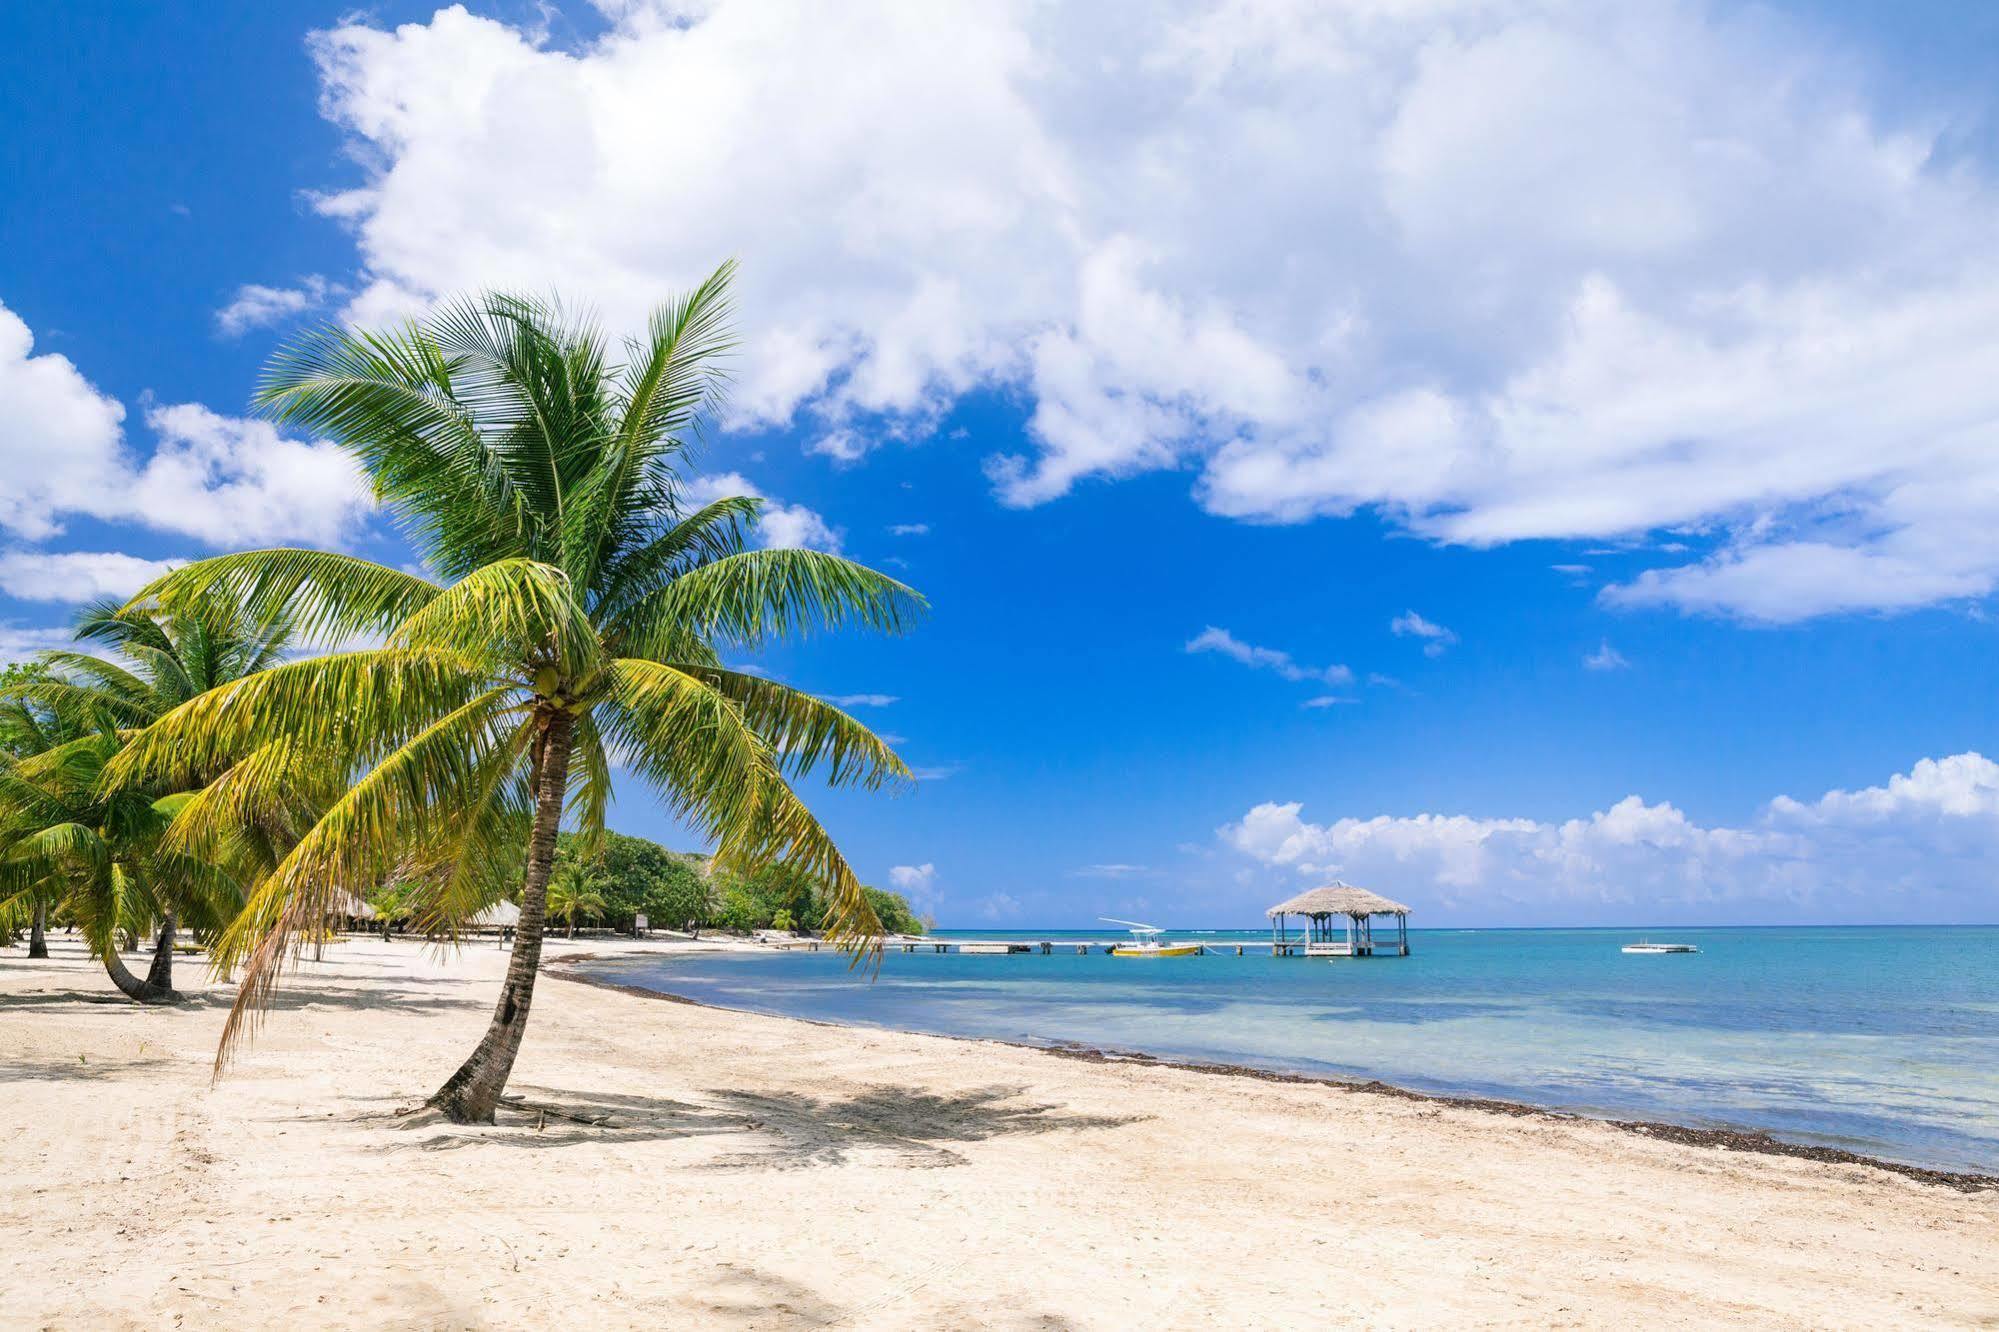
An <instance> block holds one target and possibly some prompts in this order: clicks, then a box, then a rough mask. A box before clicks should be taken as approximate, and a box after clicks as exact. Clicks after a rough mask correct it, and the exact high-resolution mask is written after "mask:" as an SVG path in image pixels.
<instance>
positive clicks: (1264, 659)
mask: <svg viewBox="0 0 1999 1332" xmlns="http://www.w3.org/2000/svg"><path fill="white" fill-rule="evenodd" d="M1183 651H1187V652H1219V653H1220V654H1221V655H1223V656H1224V657H1227V658H1229V660H1231V661H1239V662H1241V663H1242V664H1243V665H1245V666H1248V667H1250V668H1252V669H1254V670H1260V671H1274V672H1276V673H1277V674H1278V675H1280V676H1282V677H1283V678H1285V679H1286V680H1291V681H1304V680H1316V681H1319V682H1321V683H1324V684H1329V685H1343V684H1351V683H1352V682H1353V671H1352V670H1351V669H1350V668H1348V667H1345V666H1301V665H1299V664H1298V663H1297V662H1296V661H1293V660H1292V658H1291V654H1290V653H1288V652H1282V651H1279V650H1278V649H1277V648H1267V647H1257V646H1255V645H1254V644H1250V643H1245V642H1243V641H1242V640H1241V639H1239V638H1237V637H1236V636H1235V635H1234V634H1232V633H1230V632H1229V631H1228V630H1226V629H1218V628H1216V627H1215V626H1214V625H1212V624H1211V625H1209V626H1208V627H1207V628H1205V629H1203V630H1202V631H1201V632H1200V633H1198V634H1196V635H1194V637H1193V638H1191V639H1189V640H1188V641H1187V646H1186V647H1185V648H1184V649H1183Z"/></svg>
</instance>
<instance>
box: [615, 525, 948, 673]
mask: <svg viewBox="0 0 1999 1332" xmlns="http://www.w3.org/2000/svg"><path fill="white" fill-rule="evenodd" d="M926 608H927V603H926V602H925V601H924V600H923V597H922V595H921V594H920V593H918V592H917V591H916V590H915V589H914V588H911V587H908V586H906V585H904V584H902V583H899V582H897V581H896V580H895V579H893V578H890V577H888V576H887V575H886V574H881V573H877V572H875V571H874V570H873V569H870V568H868V567H867V566H866V565H863V564H856V563H855V562H854V561H852V560H848V559H842V558H841V557H840V556H838V555H828V554H826V553H825V552H823V551H816V550H752V551H744V552H742V553H741V554H737V555H730V556H727V557H726V558H724V559H720V560H716V561H715V562H714V563H713V564H706V565H702V566H701V567H699V568H697V569H693V570H690V571H689V572H687V573H684V574H682V575H681V576H679V577H678V578H675V579H674V580H673V581H672V582H671V583H670V584H669V585H668V586H667V587H666V588H664V589H663V590H662V591H660V592H657V593H655V594H654V595H652V596H650V597H647V598H646V599H644V600H643V601H641V602H639V603H638V604H637V605H635V606H633V607H632V608H631V609H630V610H629V611H628V612H626V613H625V614H624V615H622V616H620V617H619V619H618V621H617V622H616V623H615V624H614V625H613V626H612V627H611V629H612V634H613V635H614V636H615V638H616V639H617V641H619V642H620V643H622V644H626V645H628V646H626V647H625V649H624V650H625V652H626V654H627V655H629V656H638V657H655V649H656V648H658V647H660V646H663V645H664V643H665V641H666V640H667V639H668V638H669V637H670V635H671V634H672V633H674V632H675V631H677V630H682V629H685V628H692V629H694V630H695V631H696V632H697V633H700V634H702V635H704V636H708V637H713V638H719V639H722V640H724V641H727V642H731V643H735V644H737V645H739V646H742V647H757V646H760V645H762V644H764V643H766V642H768V641H770V640H771V639H774V638H780V637H796V636H800V635H804V634H806V633H809V632H810V631H811V630H813V629H822V628H823V629H840V628H847V627H860V628H866V629H874V630H878V631H880V632H882V633H891V634H893V633H901V632H902V631H903V630H905V629H907V628H908V627H909V626H910V625H911V624H913V623H914V622H915V620H916V619H917V617H918V616H920V615H921V614H922V613H923V611H924V610H925V609H926Z"/></svg>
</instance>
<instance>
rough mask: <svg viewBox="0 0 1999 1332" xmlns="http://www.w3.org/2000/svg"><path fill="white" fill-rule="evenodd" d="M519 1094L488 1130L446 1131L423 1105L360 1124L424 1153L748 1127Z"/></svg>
mask: <svg viewBox="0 0 1999 1332" xmlns="http://www.w3.org/2000/svg"><path fill="white" fill-rule="evenodd" d="M521 1090H522V1091H523V1092H526V1093H529V1094H528V1095H515V1096H506V1097H503V1098H501V1101H500V1108H499V1110H498V1111H497V1112H496V1113H495V1115H494V1116H493V1127H492V1128H485V1127H481V1126H477V1125H471V1126H468V1125H459V1124H452V1123H451V1122H450V1121H448V1120H446V1119H445V1118H444V1116H443V1115H441V1114H439V1113H438V1112H437V1111H436V1110H433V1109H431V1108H430V1107H429V1106H427V1105H423V1106H416V1107H414V1108H411V1107H408V1106H407V1105H405V1106H404V1107H403V1108H401V1109H397V1110H391V1111H381V1112H376V1113H374V1114H370V1115H365V1116H362V1117H363V1118H367V1119H381V1118H392V1119H394V1120H395V1121H396V1126H397V1128H398V1129H400V1130H401V1131H402V1132H405V1133H413V1134H427V1136H420V1137H418V1138H417V1139H416V1140H415V1141H413V1142H411V1143H409V1144H407V1145H408V1146H410V1147H415V1148H419V1149H421V1150H423V1151H430V1152H439V1151H454V1150H456V1149H458V1148H460V1147H477V1146H483V1145H485V1144H487V1143H499V1144H502V1145H505V1146H508V1147H525V1148H532V1149H545V1148H550V1147H570V1146H578V1145H582V1144H585V1143H598V1144H603V1143H624V1142H661V1141H667V1140H670V1139H675V1138H698V1137H705V1136H708V1135H711V1134H716V1133H743V1132H747V1131H748V1130H750V1129H751V1128H752V1127H753V1125H752V1123H751V1122H750V1120H749V1119H748V1118H747V1117H746V1116H744V1115H739V1114H730V1113H726V1112H723V1111H718V1110H715V1109H712V1108H709V1107H704V1106H699V1105H690V1104H688V1103H687V1102H685V1101H674V1100H669V1099H667V1098H665V1097H661V1096H629V1095H622V1094H619V1093H616V1092H565V1091H558V1090H556V1089H553V1088H548V1087H523V1088H522V1089H521ZM495 1129H498V1130H503V1131H501V1132H495V1131H494V1130H495Z"/></svg>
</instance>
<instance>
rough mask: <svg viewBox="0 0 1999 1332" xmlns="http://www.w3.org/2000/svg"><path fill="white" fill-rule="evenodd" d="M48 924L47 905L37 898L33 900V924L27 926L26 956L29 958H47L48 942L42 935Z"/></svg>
mask: <svg viewBox="0 0 1999 1332" xmlns="http://www.w3.org/2000/svg"><path fill="white" fill-rule="evenodd" d="M48 923H49V904H48V903H47V902H45V901H43V900H42V899H41V898H39V897H37V898H36V899H35V918H34V921H33V923H31V924H30V925H29V926H28V956H29V957H30V958H37V957H47V956H48V955H49V941H48V938H47V936H46V935H45V934H44V933H43V931H44V930H46V929H47V928H48Z"/></svg>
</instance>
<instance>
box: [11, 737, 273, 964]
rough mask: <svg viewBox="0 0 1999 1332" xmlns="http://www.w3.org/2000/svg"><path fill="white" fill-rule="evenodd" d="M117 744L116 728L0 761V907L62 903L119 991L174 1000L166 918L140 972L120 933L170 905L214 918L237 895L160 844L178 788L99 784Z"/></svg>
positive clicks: (215, 875)
mask: <svg viewBox="0 0 1999 1332" xmlns="http://www.w3.org/2000/svg"><path fill="white" fill-rule="evenodd" d="M119 748H120V740H119V737H118V735H117V733H116V732H114V731H103V732H98V733H95V734H91V735H86V736H83V737H82V738H80V739H76V740H71V741H67V742H65V743H63V744H59V745H57V746H55V747H54V748H52V749H49V750H47V751H45V752H43V753H41V754H37V755H34V756H32V757H30V758H25V759H19V760H15V761H13V762H11V763H9V764H8V765H7V766H6V767H5V768H4V769H0V908H6V907H10V906H17V905H18V904H20V903H24V902H36V901H41V902H47V901H59V902H61V903H62V904H63V906H64V907H65V908H66V909H67V910H68V912H69V914H70V917H71V918H72V919H73V920H74V921H75V922H76V923H77V924H78V925H79V926H81V928H82V930H83V937H84V940H85V942H86V943H88V944H89V946H90V949H91V951H92V952H93V953H94V954H95V955H96V956H97V958H98V960H99V961H100V962H101V963H102V964H103V966H104V969H105V972H106V973H107V974H108V975H109V976H110V977H111V981H112V983H113V984H114V985H116V986H117V987H118V989H119V990H120V991H122V992H123V993H124V994H125V996H126V997H127V998H130V999H134V1000H137V1001H138V1002H140V1003H143V1004H157V1003H169V1002H172V1001H173V1000H175V999H177V998H178V997H179V996H178V995H177V994H176V992H175V991H174V988H173V972H172V966H171V959H172V949H173V930H172V927H171V926H170V925H169V926H166V927H164V928H163V929H162V931H161V945H160V948H159V949H157V950H156V951H155V953H154V956H153V965H152V967H151V968H150V969H149V971H148V972H147V974H146V975H145V976H144V977H139V976H135V975H133V974H132V972H131V970H130V969H129V968H127V967H126V965H125V960H124V958H122V957H121V956H120V955H119V952H118V939H119V936H120V935H121V934H136V933H137V932H139V931H140V930H142V929H145V928H147V927H148V926H149V925H150V924H151V922H153V921H155V920H159V919H161V918H162V916H165V917H166V918H167V919H171V918H172V914H173V913H174V912H175V911H185V912H189V913H191V914H192V915H193V916H194V917H195V918H196V919H197V920H199V921H204V922H217V921H220V920H222V919H224V918H226V917H227V916H229V915H231V914H233V913H234V912H235V910H236V909H237V908H238V907H239V906H240V904H241V897H240V894H239V891H238V885H237V883H236V882H235V881H234V880H232V879H231V878H230V877H229V876H228V875H227V874H226V873H225V872H224V871H222V870H220V869H218V868H217V867H216V866H214V865H212V864H209V863H206V862H204V861H201V860H199V859H197V858H195V857H192V856H188V855H186V854H184V853H180V852H177V851H175V850H174V849H172V848H171V847H169V846H167V845H166V843H165V840H164V839H165V834H166V831H167V828H168V826H169V825H170V823H171V821H172V818H173V813H174V807H175V804H176V797H172V796H168V797H160V796H158V795H157V794H156V793H154V792H150V791H147V790H144V789H141V788H135V787H133V786H130V785H124V784H121V785H117V786H110V785H107V783H106V782H105V781H104V770H105V767H106V765H108V764H109V763H110V762H112V760H113V759H114V758H115V757H116V756H117V755H118V753H119Z"/></svg>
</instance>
